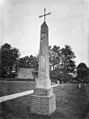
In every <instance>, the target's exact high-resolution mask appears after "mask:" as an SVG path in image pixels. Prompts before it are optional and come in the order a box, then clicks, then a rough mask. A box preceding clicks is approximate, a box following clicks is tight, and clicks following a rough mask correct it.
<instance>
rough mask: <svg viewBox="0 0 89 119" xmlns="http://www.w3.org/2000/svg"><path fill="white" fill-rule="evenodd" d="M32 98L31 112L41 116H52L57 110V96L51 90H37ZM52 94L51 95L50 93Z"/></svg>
mask: <svg viewBox="0 0 89 119" xmlns="http://www.w3.org/2000/svg"><path fill="white" fill-rule="evenodd" d="M34 92H35V93H34V94H33V95H32V96H31V105H30V112H31V113H34V114H39V115H50V114H52V113H53V112H54V111H55V110H56V99H55V94H53V92H52V88H50V89H38V88H37V89H35V90H34ZM49 92H50V93H49Z"/></svg>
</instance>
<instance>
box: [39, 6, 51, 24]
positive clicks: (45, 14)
mask: <svg viewBox="0 0 89 119" xmlns="http://www.w3.org/2000/svg"><path fill="white" fill-rule="evenodd" d="M50 14H51V12H49V13H46V8H44V15H40V16H39V18H41V17H44V22H45V21H46V16H47V15H50Z"/></svg>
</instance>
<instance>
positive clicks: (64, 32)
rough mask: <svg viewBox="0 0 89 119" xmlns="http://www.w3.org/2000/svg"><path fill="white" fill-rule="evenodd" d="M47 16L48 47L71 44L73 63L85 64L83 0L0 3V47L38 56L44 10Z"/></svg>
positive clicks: (85, 8) (85, 6)
mask: <svg viewBox="0 0 89 119" xmlns="http://www.w3.org/2000/svg"><path fill="white" fill-rule="evenodd" d="M44 8H46V9H47V12H52V14H51V15H49V16H47V24H48V26H49V45H51V46H53V45H58V46H60V47H61V48H62V47H64V45H65V44H66V45H70V46H71V48H72V50H73V51H74V52H75V55H76V63H77V64H78V63H79V62H85V63H86V64H87V65H88V54H89V52H88V43H89V42H88V32H89V30H88V26H89V25H88V4H87V2H86V0H0V45H2V44H3V43H10V44H11V45H12V47H16V48H18V49H19V51H20V53H21V56H27V55H28V56H30V55H31V54H32V55H37V54H38V52H39V44H40V26H41V24H42V23H43V18H41V19H39V18H38V16H39V15H42V14H43V9H44Z"/></svg>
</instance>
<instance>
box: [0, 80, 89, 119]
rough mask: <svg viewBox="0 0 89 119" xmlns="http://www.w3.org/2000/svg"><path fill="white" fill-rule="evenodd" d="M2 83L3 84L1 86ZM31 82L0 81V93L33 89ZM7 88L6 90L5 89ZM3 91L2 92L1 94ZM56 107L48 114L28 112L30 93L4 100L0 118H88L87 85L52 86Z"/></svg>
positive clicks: (88, 87) (88, 90)
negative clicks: (40, 114) (41, 114)
mask: <svg viewBox="0 0 89 119" xmlns="http://www.w3.org/2000/svg"><path fill="white" fill-rule="evenodd" d="M2 85H3V86H2ZM34 86H35V84H34V83H33V82H30V81H29V82H25V81H21V82H20V81H15V82H3V81H2V82H0V93H2V94H1V95H5V94H11V93H16V92H22V91H24V90H29V89H33V88H34ZM7 89H8V90H7ZM3 92H4V94H3ZM54 93H55V95H56V105H57V109H56V111H55V113H53V114H52V115H50V116H39V115H33V114H30V98H31V96H30V95H27V96H24V97H20V98H17V99H14V100H11V101H6V102H4V103H1V105H0V119H89V117H88V112H89V85H87V86H86V87H85V86H84V85H82V87H81V88H79V86H78V85H76V84H64V85H63V86H62V84H61V85H60V86H57V87H54Z"/></svg>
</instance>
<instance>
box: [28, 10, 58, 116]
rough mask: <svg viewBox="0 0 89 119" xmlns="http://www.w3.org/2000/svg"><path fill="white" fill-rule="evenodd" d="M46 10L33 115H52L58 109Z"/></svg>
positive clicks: (33, 96)
mask: <svg viewBox="0 0 89 119" xmlns="http://www.w3.org/2000/svg"><path fill="white" fill-rule="evenodd" d="M49 14H50V13H47V14H46V9H44V15H41V16H40V17H44V22H43V24H42V25H41V35H40V51H39V68H38V79H36V88H35V89H34V94H33V95H32V96H31V108H30V111H31V113H35V114H40V115H50V114H51V113H53V112H54V111H55V109H56V99H55V94H54V93H53V89H52V87H51V80H50V77H49V42H48V26H47V24H46V18H45V17H46V15H49Z"/></svg>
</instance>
